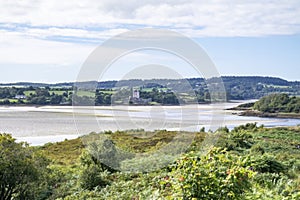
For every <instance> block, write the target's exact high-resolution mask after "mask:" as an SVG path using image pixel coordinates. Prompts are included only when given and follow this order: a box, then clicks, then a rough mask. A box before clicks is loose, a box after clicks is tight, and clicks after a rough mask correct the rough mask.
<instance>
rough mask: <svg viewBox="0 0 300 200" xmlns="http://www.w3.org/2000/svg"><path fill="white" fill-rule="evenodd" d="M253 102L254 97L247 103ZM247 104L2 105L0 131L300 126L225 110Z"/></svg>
mask: <svg viewBox="0 0 300 200" xmlns="http://www.w3.org/2000/svg"><path fill="white" fill-rule="evenodd" d="M247 102H249V101H247ZM241 103H245V102H233V103H219V104H210V105H208V104H202V105H201V104H200V105H186V106H97V107H72V106H42V107H16V106H13V107H0V132H1V133H10V134H12V136H13V137H15V138H17V140H18V141H26V142H28V143H30V144H31V145H42V144H45V143H47V142H56V141H62V140H64V139H72V138H77V137H78V136H81V135H84V134H88V133H90V132H101V131H107V130H111V131H116V130H129V129H144V130H150V131H151V130H158V129H166V130H187V131H197V130H199V129H200V128H202V127H204V128H205V129H206V130H212V131H213V130H216V129H217V128H219V127H224V126H227V127H228V128H229V129H232V128H233V127H235V126H238V125H241V124H246V123H249V122H251V123H253V122H257V123H258V124H259V125H260V124H264V126H266V127H274V126H296V125H298V124H300V120H299V119H279V118H260V117H245V116H238V115H237V113H238V111H229V110H225V109H226V108H231V107H235V106H237V105H239V104H241Z"/></svg>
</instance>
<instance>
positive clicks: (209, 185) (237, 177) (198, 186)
mask: <svg viewBox="0 0 300 200" xmlns="http://www.w3.org/2000/svg"><path fill="white" fill-rule="evenodd" d="M245 162H246V160H241V159H239V158H238V157H236V156H234V155H231V154H228V153H226V152H225V151H224V150H221V149H212V150H211V151H210V152H209V153H208V154H207V155H205V156H202V157H199V156H198V155H197V154H193V153H192V154H187V155H185V156H184V157H183V158H182V159H180V160H178V161H177V163H176V165H175V166H174V168H173V171H172V173H171V176H170V177H167V178H165V179H164V180H163V181H162V184H163V185H165V186H166V187H167V189H165V192H166V195H167V197H170V198H180V199H242V198H243V197H244V194H245V192H246V191H247V190H249V189H251V183H250V179H251V177H252V174H253V172H252V171H250V170H248V169H246V168H245V167H243V165H245ZM168 187H170V188H168Z"/></svg>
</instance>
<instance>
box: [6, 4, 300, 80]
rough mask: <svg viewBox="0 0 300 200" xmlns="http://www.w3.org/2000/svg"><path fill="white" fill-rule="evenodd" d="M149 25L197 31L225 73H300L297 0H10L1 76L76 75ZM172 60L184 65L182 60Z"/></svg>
mask: <svg viewBox="0 0 300 200" xmlns="http://www.w3.org/2000/svg"><path fill="white" fill-rule="evenodd" d="M149 27H151V28H162V29H168V30H174V31H177V32H179V33H181V34H183V35H185V36H187V37H190V38H192V39H193V40H194V41H195V42H197V43H198V44H199V45H200V46H202V47H203V48H204V49H205V50H206V52H207V54H208V55H209V56H210V58H211V59H212V60H213V62H214V63H215V65H216V67H217V69H218V71H219V73H220V74H221V75H236V76H242V75H262V76H276V77H281V78H284V79H288V80H300V76H299V74H300V66H299V65H300V56H299V55H300V2H299V1H298V0H289V1H282V0H281V1H279V0H266V1H264V3H261V1H260V0H249V1H237V0H232V1H227V0H213V1H209V2H208V1H202V0H198V1H193V0H172V1H171V0H170V1H169V0H167V1H164V2H161V1H158V0H145V1H138V0H128V1H116V0H101V1H97V0H86V1H82V0H74V1H64V2H61V1H58V0H53V1H41V0H23V1H17V0H10V1H0V52H1V54H0V69H1V73H0V82H20V81H33V82H65V81H74V80H76V77H77V75H78V73H79V71H80V68H81V66H82V64H83V63H84V61H85V60H86V58H87V57H88V55H89V54H90V53H91V52H92V51H93V50H94V49H95V48H96V47H97V46H98V45H101V44H102V42H103V41H105V40H107V39H109V38H111V37H113V36H115V35H117V34H120V33H124V32H126V31H129V30H134V29H138V28H149ZM153 56H154V55H152V57H151V56H149V55H148V59H149V64H151V60H153ZM160 56H161V57H162V56H163V55H160ZM145 57H147V56H146V55H141V54H136V55H132V56H131V57H130V58H128V59H127V61H126V62H123V63H122V65H123V66H122V68H120V67H119V70H117V69H116V70H115V71H114V70H111V71H110V74H108V75H107V76H106V77H105V79H106V80H109V79H120V78H122V77H120V76H121V75H120V74H118V72H119V71H122V72H123V73H126V70H129V68H128V69H127V68H126V64H128V65H130V61H132V60H134V59H137V60H139V59H140V60H141V59H143V61H145V59H144V58H145ZM154 57H155V56H154ZM160 59H162V58H160ZM137 63H138V62H137ZM163 64H166V63H163ZM167 64H169V65H170V66H176V67H177V69H179V68H180V67H181V68H184V65H182V66H180V65H179V64H180V62H177V61H176V60H174V61H172V60H169V62H167ZM182 71H184V72H182V73H183V74H184V76H186V77H193V76H194V75H195V74H194V72H193V71H192V70H182Z"/></svg>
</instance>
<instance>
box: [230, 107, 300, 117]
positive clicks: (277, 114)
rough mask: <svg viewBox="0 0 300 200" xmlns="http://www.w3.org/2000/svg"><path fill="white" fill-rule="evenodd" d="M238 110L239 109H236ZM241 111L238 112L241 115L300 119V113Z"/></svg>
mask: <svg viewBox="0 0 300 200" xmlns="http://www.w3.org/2000/svg"><path fill="white" fill-rule="evenodd" d="M229 110H230V109H229ZM235 110H237V109H235ZM240 111H241V112H240V113H237V115H239V116H248V117H251V116H252V117H264V118H282V119H300V113H268V112H261V111H257V110H249V109H248V110H246V109H240Z"/></svg>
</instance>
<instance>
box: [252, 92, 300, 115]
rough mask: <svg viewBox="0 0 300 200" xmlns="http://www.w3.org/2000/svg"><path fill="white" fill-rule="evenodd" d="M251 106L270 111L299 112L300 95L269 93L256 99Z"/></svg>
mask: <svg viewBox="0 0 300 200" xmlns="http://www.w3.org/2000/svg"><path fill="white" fill-rule="evenodd" d="M253 108H254V109H255V110H259V111H262V112H270V113H275V112H285V113H290V112H293V113H300V97H295V96H294V97H289V95H287V94H271V95H269V96H265V97H263V98H261V99H260V100H259V101H257V102H256V103H255V104H254V106H253Z"/></svg>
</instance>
